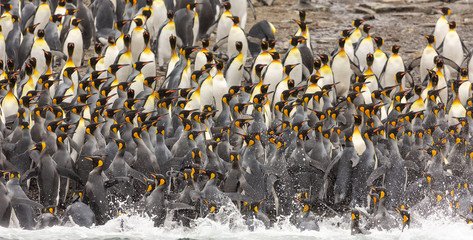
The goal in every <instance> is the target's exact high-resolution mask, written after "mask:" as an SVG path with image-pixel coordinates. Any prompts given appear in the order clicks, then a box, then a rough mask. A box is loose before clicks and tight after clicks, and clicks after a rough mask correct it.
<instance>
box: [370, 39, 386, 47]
mask: <svg viewBox="0 0 473 240" xmlns="http://www.w3.org/2000/svg"><path fill="white" fill-rule="evenodd" d="M373 39H374V42H375V43H376V46H377V47H378V48H380V47H381V46H383V44H384V39H383V38H381V37H373Z"/></svg>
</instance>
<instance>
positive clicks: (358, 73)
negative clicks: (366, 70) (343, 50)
mask: <svg viewBox="0 0 473 240" xmlns="http://www.w3.org/2000/svg"><path fill="white" fill-rule="evenodd" d="M350 68H351V70H352V71H353V72H354V73H355V74H356V75H357V76H361V75H363V72H362V71H361V70H360V67H359V66H357V65H356V64H355V63H354V62H353V61H352V60H350Z"/></svg>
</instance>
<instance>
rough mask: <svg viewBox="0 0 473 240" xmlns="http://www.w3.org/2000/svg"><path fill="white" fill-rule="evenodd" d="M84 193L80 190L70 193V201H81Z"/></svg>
mask: <svg viewBox="0 0 473 240" xmlns="http://www.w3.org/2000/svg"><path fill="white" fill-rule="evenodd" d="M83 197H84V194H83V193H82V192H81V191H77V192H73V193H72V202H77V201H82V199H83Z"/></svg>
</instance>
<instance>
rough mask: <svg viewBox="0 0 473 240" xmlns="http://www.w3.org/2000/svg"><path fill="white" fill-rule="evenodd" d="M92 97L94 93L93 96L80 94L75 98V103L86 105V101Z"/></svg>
mask: <svg viewBox="0 0 473 240" xmlns="http://www.w3.org/2000/svg"><path fill="white" fill-rule="evenodd" d="M94 95H95V93H94V94H87V93H84V94H80V95H79V96H78V97H77V101H78V102H79V103H82V104H86V103H87V100H88V99H89V98H90V97H92V96H94Z"/></svg>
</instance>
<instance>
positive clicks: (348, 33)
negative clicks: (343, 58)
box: [340, 29, 353, 38]
mask: <svg viewBox="0 0 473 240" xmlns="http://www.w3.org/2000/svg"><path fill="white" fill-rule="evenodd" d="M352 31H353V29H345V30H343V31H342V32H341V33H340V35H342V37H343V38H348V37H350V33H351V32H352Z"/></svg>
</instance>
